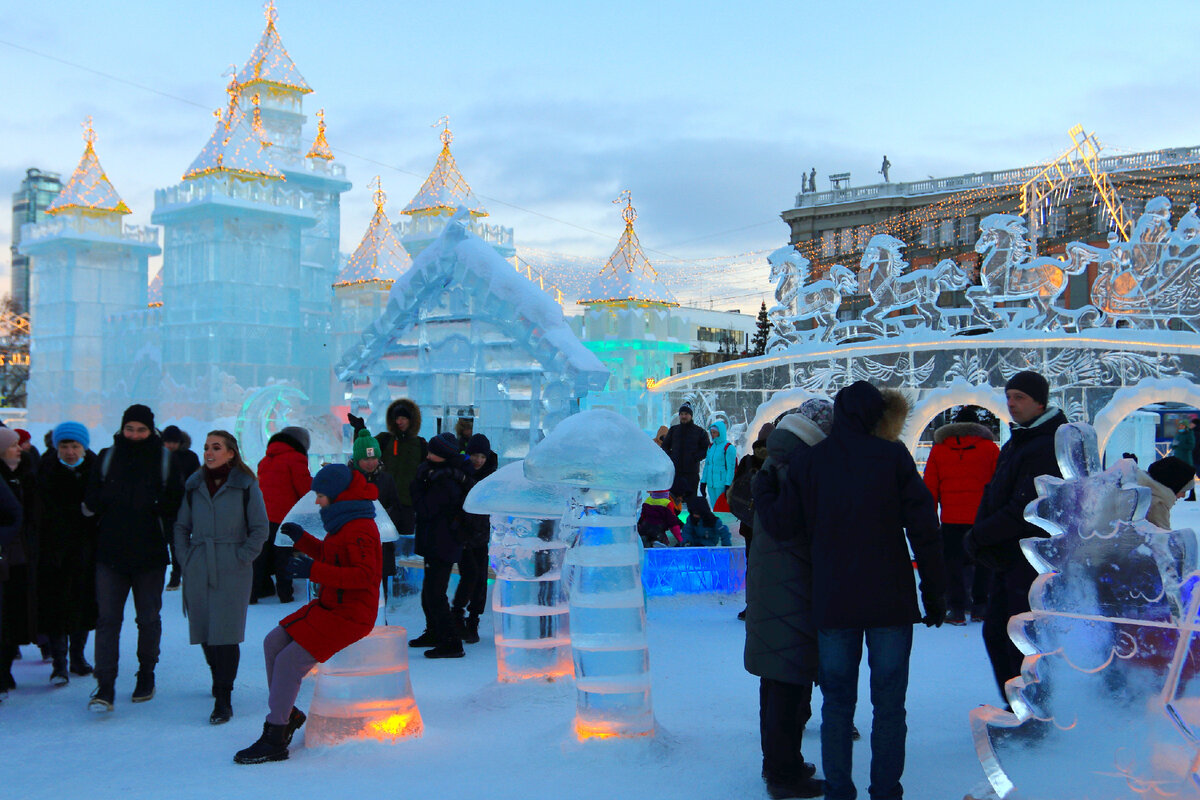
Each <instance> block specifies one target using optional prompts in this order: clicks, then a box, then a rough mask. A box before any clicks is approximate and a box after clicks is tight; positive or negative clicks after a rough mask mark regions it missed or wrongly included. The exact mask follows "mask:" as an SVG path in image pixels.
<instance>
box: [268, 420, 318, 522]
mask: <svg viewBox="0 0 1200 800" xmlns="http://www.w3.org/2000/svg"><path fill="white" fill-rule="evenodd" d="M290 438H291V437H284V440H283V441H280V435H279V434H276V435H275V436H272V437H271V443H270V444H268V445H267V454H266V456H264V457H263V460H262V461H259V462H258V486H259V488H260V489H262V493H263V500H264V501H266V504H267V519H268V520H270V521H271V522H274V523H275V524H276V525H278V524H279V523H281V522H283V518H284V517H286V516H287V513H288V512H289V511H291V510H292V506H294V505H296V501H298V500H299V499H300V498H301V497H304V495H306V494H308V490H309V489H311V488H312V475H310V474H309V472H308V456H306V455H305V454H304V453H303V452H301V451H300V450H298V449H296V448H298V447H299V446H300V445H299V444H295V445H293V444H291V443H290Z"/></svg>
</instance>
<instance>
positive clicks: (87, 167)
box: [46, 117, 130, 214]
mask: <svg viewBox="0 0 1200 800" xmlns="http://www.w3.org/2000/svg"><path fill="white" fill-rule="evenodd" d="M83 140H84V142H86V143H87V144H86V145H85V146H84V148H83V157H82V158H81V159H79V166H77V167H76V168H75V172H74V173H72V174H71V178H70V180H68V181H67V185H66V186H64V187H63V190H62V191H61V192H59V194H58V196H57V197H55V198H54V202H52V203H51V204H50V206H49V207H48V208H47V209H46V213H47V214H58V213H60V212H63V211H66V210H67V209H71V208H75V209H79V210H81V211H84V212H101V211H107V212H111V213H114V214H128V213H130V211H129V206H127V205H125V201H124V200H122V199H121V196H120V195H119V194H117V190H116V189H115V188H113V185H112V183H111V182H110V181H109V180H108V176H107V175H105V174H104V168H103V167H101V166H100V159H99V158H97V157H96V148H95V147H94V145H95V143H96V131H95V130H93V129H92V120H91V118H90V117H89V118H88V120H87V122H86V123H85V130H84V133H83Z"/></svg>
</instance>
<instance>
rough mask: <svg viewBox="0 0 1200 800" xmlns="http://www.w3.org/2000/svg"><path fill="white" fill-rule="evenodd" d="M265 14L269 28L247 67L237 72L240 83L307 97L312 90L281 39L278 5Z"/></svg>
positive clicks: (270, 5)
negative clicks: (263, 86) (276, 24)
mask: <svg viewBox="0 0 1200 800" xmlns="http://www.w3.org/2000/svg"><path fill="white" fill-rule="evenodd" d="M263 13H264V15H265V16H266V18H267V25H266V28H264V29H263V33H262V37H261V38H260V39H259V40H258V45H256V46H255V48H254V51H253V52H252V53H251V54H250V58H249V59H248V60H247V61H246V65H245V66H243V67H242V69H241V71H239V72H238V74H237V81H238V83H240V84H241V85H243V86H251V85H255V84H263V85H265V86H267V87H269V88H274V89H279V90H282V91H283V92H285V93H288V92H298V93H300V94H308V93H309V92H311V91H312V88H311V87H309V85H308V83H307V82H306V81H305V80H304V76H303V75H301V74H300V70H298V69H296V64H295V63H294V62H293V61H292V57H291V56H289V55H288V52H287V48H285V47H284V46H283V40H282V39H281V38H280V36H279V30H278V29H277V28H276V27H275V23H276V22H277V21H278V19H279V12H278V11H276V9H275V3H274V2H267V3H266V5H264V6H263Z"/></svg>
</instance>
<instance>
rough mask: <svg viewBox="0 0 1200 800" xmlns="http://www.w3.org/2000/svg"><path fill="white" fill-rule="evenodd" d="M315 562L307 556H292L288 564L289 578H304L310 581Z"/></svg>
mask: <svg viewBox="0 0 1200 800" xmlns="http://www.w3.org/2000/svg"><path fill="white" fill-rule="evenodd" d="M312 568H313V562H312V559H311V558H307V557H305V556H292V557H291V558H290V559H288V563H287V576H288V577H289V578H304V579H305V580H308V576H309V575H311V574H312Z"/></svg>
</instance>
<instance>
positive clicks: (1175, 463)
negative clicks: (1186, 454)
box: [1146, 456, 1196, 494]
mask: <svg viewBox="0 0 1200 800" xmlns="http://www.w3.org/2000/svg"><path fill="white" fill-rule="evenodd" d="M1146 472H1148V473H1150V477H1151V478H1154V480H1156V481H1158V482H1159V483H1161V484H1162V485H1163V486H1165V487H1167V488H1168V489H1170V490H1171V491H1172V492H1174V493H1175V494H1179V492H1180V491H1182V490H1183V488H1184V487H1185V486H1187V485H1188V484H1189V483H1191V482H1192V479H1193V478H1195V477H1196V473H1195V471H1194V470H1193V469H1192V467H1191V465H1190V464H1188V463H1187V462H1186V461H1184V460H1183V459H1182V458H1176V457H1175V456H1167V457H1166V458H1161V459H1159V460H1158V461H1155V462H1154V463H1153V464H1151V465H1150V466H1149V467H1147V468H1146Z"/></svg>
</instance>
